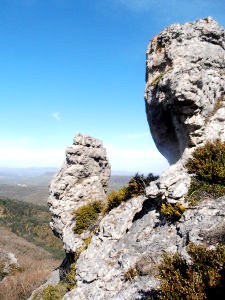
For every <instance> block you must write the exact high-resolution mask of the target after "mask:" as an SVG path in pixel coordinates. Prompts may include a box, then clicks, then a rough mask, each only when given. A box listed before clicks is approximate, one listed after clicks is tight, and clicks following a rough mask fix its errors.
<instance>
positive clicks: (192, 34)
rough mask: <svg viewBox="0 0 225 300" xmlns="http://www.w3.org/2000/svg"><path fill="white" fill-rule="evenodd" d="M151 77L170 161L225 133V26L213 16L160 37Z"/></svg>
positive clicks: (156, 130) (155, 132) (153, 45)
mask: <svg viewBox="0 0 225 300" xmlns="http://www.w3.org/2000/svg"><path fill="white" fill-rule="evenodd" d="M146 83H147V84H146V92H145V100H146V112H147V118H148V122H149V126H150V129H151V133H152V136H153V139H154V141H155V143H156V146H157V148H158V150H159V151H160V152H161V153H162V154H163V155H164V156H165V157H166V158H167V160H168V161H169V163H170V164H174V163H175V162H176V161H178V160H179V159H180V158H181V157H182V155H183V153H184V152H188V150H189V149H191V148H193V147H195V146H197V145H198V144H201V143H202V142H204V141H205V140H207V139H215V138H220V139H222V140H224V139H225V129H224V120H225V107H224V106H225V98H224V94H225V30H224V29H223V28H222V27H220V25H219V24H218V23H217V22H215V21H214V20H213V19H212V18H210V17H208V18H206V19H201V20H197V21H195V22H193V23H186V24H184V25H180V24H175V25H172V26H170V27H167V28H166V29H164V30H163V31H162V32H161V33H160V34H159V35H157V36H156V37H154V38H153V39H152V40H151V42H150V44H149V46H148V49H147V65H146ZM185 150H186V151H185Z"/></svg>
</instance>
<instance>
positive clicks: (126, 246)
mask: <svg viewBox="0 0 225 300" xmlns="http://www.w3.org/2000/svg"><path fill="white" fill-rule="evenodd" d="M140 206H142V209H141V210H140ZM131 207H132V208H133V212H132V213H130V216H129V217H127V218H126V216H127V213H128V212H129V211H130V208H131ZM134 207H135V208H134ZM137 211H138V212H137ZM135 212H136V214H134V213H135ZM224 216H225V197H222V198H219V199H216V200H215V199H205V200H204V202H202V203H201V204H199V205H197V206H196V207H193V208H191V209H187V211H186V213H185V214H184V215H183V217H182V218H181V219H180V221H179V222H177V223H176V224H168V223H165V222H163V220H161V219H160V215H159V212H158V210H157V207H156V205H155V204H154V203H153V202H151V200H149V199H146V198H144V197H139V198H136V199H132V200H130V201H129V202H128V203H126V204H124V205H123V206H121V207H118V208H116V209H114V210H113V211H112V212H111V213H110V214H109V215H108V216H107V217H106V218H105V219H103V220H102V221H101V224H100V230H99V232H98V233H97V234H96V236H94V237H93V239H92V242H91V244H90V245H89V247H88V249H87V250H86V251H84V252H83V253H82V254H81V257H80V258H79V260H78V261H77V276H76V278H77V288H76V289H75V290H73V291H71V292H70V293H68V294H67V295H66V296H64V298H63V299H64V300H67V299H74V300H78V299H81V300H82V299H87V300H89V299H96V300H103V299H113V300H116V299H118V300H119V299H127V300H132V299H147V296H150V295H154V293H155V292H156V291H157V289H158V288H159V284H160V282H159V279H158V277H157V266H158V263H159V262H160V261H161V259H162V253H164V252H165V251H166V252H169V253H171V254H172V253H175V252H178V253H180V254H181V255H182V257H183V258H184V259H186V260H187V261H188V260H190V258H189V256H188V254H187V252H186V246H187V245H188V244H189V243H190V242H193V243H195V244H200V243H202V242H203V241H204V243H205V244H207V245H208V246H210V245H213V244H215V243H216V242H218V241H220V239H221V237H223V238H224V240H223V242H224V241H225V218H224ZM121 217H124V218H125V219H124V223H125V224H126V222H127V221H128V223H127V224H129V225H128V228H127V230H124V228H125V225H124V224H123V230H122V234H121V236H118V235H117V234H118V229H119V228H121V222H118V223H117V222H115V224H114V229H116V232H117V233H116V236H117V237H114V236H113V230H112V234H110V235H109V234H106V235H105V234H104V228H105V227H107V228H108V227H109V225H108V224H109V223H113V222H114V221H115V220H116V219H117V218H119V219H120V218H121ZM115 218H116V219H115ZM221 233H223V234H221ZM129 268H136V269H137V270H138V271H139V274H140V275H138V276H137V277H135V278H134V279H133V280H131V281H126V280H125V277H124V274H125V273H126V271H127V270H129ZM145 296H146V298H145Z"/></svg>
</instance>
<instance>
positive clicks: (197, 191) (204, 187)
mask: <svg viewBox="0 0 225 300" xmlns="http://www.w3.org/2000/svg"><path fill="white" fill-rule="evenodd" d="M224 194H225V186H224V185H221V184H215V183H212V184H210V183H208V182H207V181H201V180H198V179H196V178H192V180H191V185H190V188H189V191H188V195H187V198H186V201H188V202H190V203H191V204H192V205H195V204H196V203H198V202H199V201H200V200H203V199H204V198H206V197H216V198H217V197H221V196H223V195H224Z"/></svg>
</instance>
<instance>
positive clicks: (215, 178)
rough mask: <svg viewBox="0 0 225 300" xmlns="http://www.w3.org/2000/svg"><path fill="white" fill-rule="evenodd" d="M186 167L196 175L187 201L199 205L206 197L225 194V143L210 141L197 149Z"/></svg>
mask: <svg viewBox="0 0 225 300" xmlns="http://www.w3.org/2000/svg"><path fill="white" fill-rule="evenodd" d="M186 167H187V169H188V171H189V172H190V173H193V174H194V177H193V179H192V182H191V186H190V189H189V192H188V195H187V201H189V202H190V203H191V204H195V203H197V202H198V201H199V200H201V199H204V198H205V197H210V196H212V197H220V196H222V195H224V194H225V143H224V142H221V141H220V140H215V141H213V142H211V141H209V142H207V143H206V144H205V145H204V146H202V147H199V148H197V149H196V150H195V151H194V153H193V155H192V157H191V158H190V159H189V160H188V161H187V164H186Z"/></svg>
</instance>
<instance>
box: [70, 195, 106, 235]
mask: <svg viewBox="0 0 225 300" xmlns="http://www.w3.org/2000/svg"><path fill="white" fill-rule="evenodd" d="M102 210H103V205H102V202H101V201H93V202H90V203H88V204H86V205H84V206H81V207H80V208H78V209H77V210H75V211H73V214H74V215H75V217H76V224H75V227H74V229H73V230H74V233H76V234H81V233H83V232H84V231H85V230H90V231H92V230H93V228H94V227H95V225H96V221H97V220H98V217H99V215H100V213H101V212H102Z"/></svg>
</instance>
